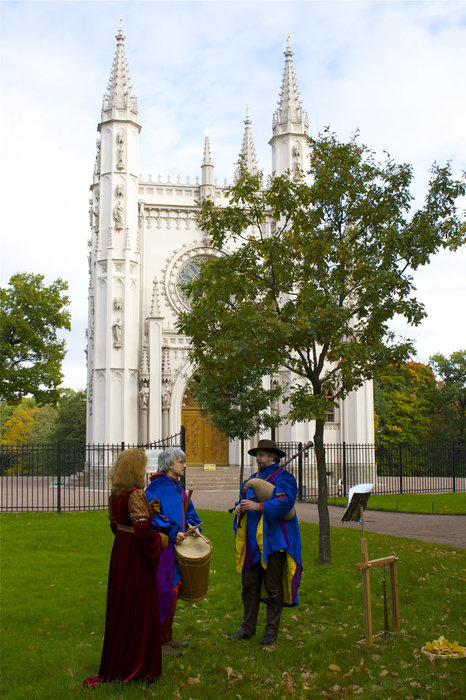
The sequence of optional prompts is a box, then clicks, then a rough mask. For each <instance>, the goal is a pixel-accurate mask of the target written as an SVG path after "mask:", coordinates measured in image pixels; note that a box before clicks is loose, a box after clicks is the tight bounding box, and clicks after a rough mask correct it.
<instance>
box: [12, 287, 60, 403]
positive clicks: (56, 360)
mask: <svg viewBox="0 0 466 700" xmlns="http://www.w3.org/2000/svg"><path fill="white" fill-rule="evenodd" d="M67 288H68V284H67V283H66V282H64V281H63V280H61V279H57V280H56V281H55V282H53V283H52V284H50V285H48V286H47V285H45V284H44V276H43V275H36V274H32V273H18V274H15V275H13V276H12V277H11V279H10V281H9V284H8V286H6V287H1V288H0V398H2V399H4V400H5V401H6V402H7V403H18V402H19V401H20V400H21V399H22V398H23V397H24V396H28V395H31V396H33V397H34V398H35V399H36V401H37V403H38V404H43V403H54V402H56V401H57V400H58V398H59V396H60V392H59V389H58V387H59V385H60V383H61V381H62V379H63V375H62V372H61V366H62V362H63V359H64V357H65V353H66V351H65V341H64V340H63V339H62V340H60V339H59V337H58V331H60V330H61V329H66V330H70V328H71V325H70V312H69V311H68V309H67V306H68V304H69V299H68V297H67V296H66V295H65V294H64V292H65V291H66V290H67Z"/></svg>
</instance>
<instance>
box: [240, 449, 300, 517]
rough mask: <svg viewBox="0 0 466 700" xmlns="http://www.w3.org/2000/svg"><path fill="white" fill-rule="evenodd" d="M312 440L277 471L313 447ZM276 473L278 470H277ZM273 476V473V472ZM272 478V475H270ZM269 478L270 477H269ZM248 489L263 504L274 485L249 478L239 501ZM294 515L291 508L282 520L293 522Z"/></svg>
mask: <svg viewBox="0 0 466 700" xmlns="http://www.w3.org/2000/svg"><path fill="white" fill-rule="evenodd" d="M313 444H314V443H313V442H312V440H309V442H306V444H305V445H304V446H303V447H302V448H301V449H300V450H299V451H298V452H296V454H294V455H293V456H292V457H290V458H289V459H288V460H287V461H286V462H285V463H284V464H281V465H280V467H279V469H284V468H285V467H286V466H287V465H288V464H289V463H290V462H292V461H293V460H294V459H296V457H299V455H300V454H302V453H303V452H305V451H306V450H308V449H309V448H310V447H312V446H313ZM277 471H278V469H277ZM274 474H275V472H274ZM271 476H273V474H272V475H271ZM269 478H271V477H269ZM248 489H252V490H253V491H254V496H255V498H256V499H257V501H258V502H259V503H263V502H264V501H268V500H269V499H270V498H272V494H273V492H274V490H275V486H274V484H271V483H270V481H267V480H266V479H259V478H258V477H255V476H254V477H250V478H249V479H247V480H246V481H245V482H244V484H243V488H242V491H241V500H242V499H243V498H244V497H245V495H246V491H247V490H248ZM235 508H236V504H235V505H234V506H233V508H229V509H228V512H229V513H233V511H234V510H235ZM295 515H296V510H295V508H294V506H293V508H292V509H291V510H290V511H289V512H288V513H287V514H286V515H285V516H283V518H282V520H293V518H294V516H295Z"/></svg>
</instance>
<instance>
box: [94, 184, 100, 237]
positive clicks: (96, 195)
mask: <svg viewBox="0 0 466 700" xmlns="http://www.w3.org/2000/svg"><path fill="white" fill-rule="evenodd" d="M99 207H100V201H99V193H98V192H95V193H94V205H93V207H92V213H93V216H94V220H93V222H92V223H93V225H94V228H95V230H96V231H98V229H99Z"/></svg>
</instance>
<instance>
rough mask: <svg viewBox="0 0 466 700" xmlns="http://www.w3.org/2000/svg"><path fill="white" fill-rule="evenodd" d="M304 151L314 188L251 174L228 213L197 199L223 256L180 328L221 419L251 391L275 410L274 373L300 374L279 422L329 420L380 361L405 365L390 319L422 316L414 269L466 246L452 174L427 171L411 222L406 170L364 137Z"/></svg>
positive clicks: (405, 349) (205, 396)
mask: <svg viewBox="0 0 466 700" xmlns="http://www.w3.org/2000/svg"><path fill="white" fill-rule="evenodd" d="M310 147H311V169H310V172H309V181H310V183H311V184H308V183H307V182H306V181H305V180H304V178H303V179H299V180H298V181H294V180H291V179H290V178H289V177H288V176H287V175H283V176H280V177H275V178H273V179H272V180H271V182H270V185H269V187H268V189H266V190H263V189H261V186H260V177H259V176H257V177H253V176H251V175H249V174H248V173H246V172H244V173H243V176H242V178H241V179H240V180H239V181H238V182H237V183H236V184H235V185H234V186H233V187H232V189H231V191H230V205H229V206H227V207H225V208H222V207H216V206H215V205H214V204H213V203H212V202H211V201H206V202H204V203H203V205H202V208H201V214H200V225H201V227H202V228H203V230H205V231H206V232H207V233H208V234H209V236H210V240H211V245H212V246H213V247H214V248H216V249H218V250H219V251H222V252H223V255H222V256H219V257H213V258H211V259H209V260H207V261H206V262H205V263H204V264H203V265H202V268H201V274H200V278H199V280H196V281H194V282H193V283H192V284H191V285H190V287H189V288H188V289H187V290H186V291H187V294H188V296H189V297H190V301H191V311H190V312H187V313H184V314H182V315H181V317H180V321H179V329H180V331H182V332H184V333H186V334H187V335H188V336H190V337H191V338H192V350H191V359H192V361H193V363H194V366H195V371H196V373H197V374H198V378H199V384H198V386H199V387H202V389H199V391H198V392H196V389H195V387H194V390H195V394H196V395H197V397H198V398H199V399H201V396H200V392H201V391H202V405H203V407H204V408H206V409H207V410H208V411H209V412H210V413H211V414H212V417H213V419H214V422H217V421H218V420H219V418H220V414H221V413H224V412H225V411H230V410H235V406H238V398H242V399H243V400H245V392H246V393H247V391H248V387H249V391H250V393H251V394H254V395H255V396H256V399H255V400H256V401H257V402H259V398H257V397H258V396H260V397H261V399H262V401H261V402H260V404H261V405H263V406H266V405H267V401H269V403H270V398H271V397H270V389H269V387H268V385H267V384H265V386H263V382H262V379H263V378H264V377H267V376H269V375H273V373H274V372H276V371H277V370H278V369H279V368H280V367H284V368H286V369H288V370H290V371H291V372H292V376H293V377H295V378H296V379H297V381H295V380H293V383H292V384H291V385H289V386H284V387H282V392H283V394H285V395H286V397H287V401H288V408H287V414H288V415H287V416H284V418H287V419H289V418H291V419H292V420H302V419H304V418H307V419H312V418H320V419H322V418H323V417H324V413H325V400H323V399H322V397H323V396H324V394H325V393H327V395H328V394H329V393H332V394H333V396H334V397H335V398H343V397H345V396H346V395H347V394H348V393H349V392H350V391H352V390H354V389H357V388H358V387H360V386H361V385H362V383H363V382H364V380H365V379H367V378H370V377H371V376H372V375H373V373H374V371H375V369H376V368H377V367H380V366H386V365H387V364H388V363H389V362H391V363H399V362H400V361H402V360H405V359H406V358H407V357H408V356H409V354H410V353H411V352H412V345H411V343H410V342H409V341H405V340H397V339H396V337H395V334H394V333H393V332H392V331H390V329H389V326H388V324H389V321H390V320H391V319H392V318H393V316H394V315H395V314H399V315H401V316H403V317H404V318H406V320H407V321H408V322H409V323H411V324H413V325H417V324H418V323H420V321H421V320H422V318H423V316H424V315H425V313H424V310H423V307H422V304H420V303H419V302H418V301H417V300H416V299H415V298H413V296H412V293H413V291H414V287H413V283H412V278H411V276H410V271H412V270H415V269H417V268H418V267H419V266H421V265H424V264H426V263H427V262H428V261H429V258H430V256H431V255H433V254H434V253H435V252H436V251H437V250H438V249H439V248H442V247H445V248H447V247H448V248H450V249H455V248H456V247H458V246H459V245H460V244H461V243H462V242H463V241H464V240H465V225H464V222H463V221H462V220H460V218H459V217H458V216H457V214H456V209H455V200H456V198H457V197H458V196H459V195H461V194H464V193H465V192H466V187H465V184H464V183H463V182H458V181H455V180H453V179H452V178H451V174H450V169H449V166H446V167H445V168H440V167H438V166H434V167H433V168H432V178H431V181H430V186H429V190H428V193H427V196H426V200H425V205H424V207H423V209H421V210H420V211H418V212H415V213H414V214H413V215H412V216H411V218H410V219H408V218H407V213H408V210H409V207H410V202H411V199H412V197H411V194H410V191H409V185H410V182H411V179H412V171H411V167H410V166H408V165H397V164H395V163H394V162H393V161H392V160H391V159H390V158H389V157H388V156H387V158H386V161H385V162H384V163H383V164H380V163H377V162H376V161H375V159H374V156H373V154H372V153H371V152H370V151H369V149H368V148H367V147H365V146H362V145H359V144H358V142H357V138H353V139H352V140H351V141H350V142H349V143H340V142H338V141H337V139H336V137H335V135H334V134H331V133H325V134H324V135H323V136H320V137H319V138H318V139H310ZM245 372H247V373H248V381H247V382H243V381H242V380H241V378H242V377H243V375H244V374H245ZM219 394H220V397H219ZM230 396H232V398H231V400H230V399H229V397H230ZM313 397H318V400H315V398H313ZM265 414H266V411H264V410H263V412H262V418H261V420H262V421H264V420H265ZM251 429H252V425H250V424H249V423H248V425H247V428H246V429H245V431H244V433H245V434H248V433H249V434H250V430H251Z"/></svg>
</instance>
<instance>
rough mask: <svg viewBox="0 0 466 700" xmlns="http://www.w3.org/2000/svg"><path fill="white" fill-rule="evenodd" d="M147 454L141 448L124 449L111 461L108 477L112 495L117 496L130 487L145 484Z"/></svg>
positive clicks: (141, 486) (142, 486)
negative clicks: (111, 465)
mask: <svg viewBox="0 0 466 700" xmlns="http://www.w3.org/2000/svg"><path fill="white" fill-rule="evenodd" d="M146 464H147V455H146V453H145V452H144V451H143V450H136V449H130V450H124V451H123V452H120V454H119V455H118V457H117V458H116V460H115V461H114V463H113V467H112V471H111V474H110V478H111V480H112V496H114V497H115V498H119V497H120V496H123V494H124V493H126V492H127V491H128V490H129V489H130V488H134V487H136V488H138V489H143V488H144V486H145V476H146Z"/></svg>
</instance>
